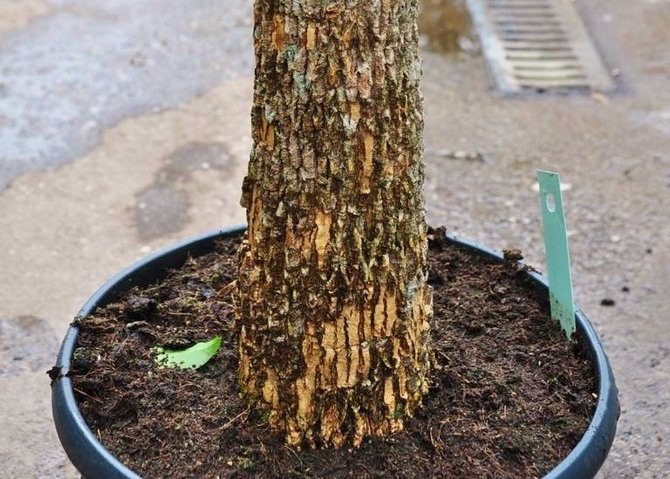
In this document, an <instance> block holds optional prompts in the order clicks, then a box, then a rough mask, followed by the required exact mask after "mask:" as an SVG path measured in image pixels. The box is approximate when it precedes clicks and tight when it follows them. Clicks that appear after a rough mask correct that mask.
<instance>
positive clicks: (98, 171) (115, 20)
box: [0, 0, 670, 479]
mask: <svg viewBox="0 0 670 479" xmlns="http://www.w3.org/2000/svg"><path fill="white" fill-rule="evenodd" d="M577 6H578V8H579V10H580V11H581V12H582V14H583V16H584V18H585V21H586V23H587V25H588V26H589V29H590V30H591V32H592V34H593V36H594V39H595V41H596V43H597V45H598V46H599V48H600V50H601V51H602V52H603V56H604V58H605V61H606V63H607V64H608V66H609V67H610V68H611V69H613V70H614V71H615V73H616V74H617V82H618V85H619V88H618V91H617V92H616V93H614V94H612V95H608V96H604V95H599V94H596V95H575V96H535V97H530V98H515V99H507V98H503V97H501V96H500V95H499V94H497V93H496V92H495V91H493V90H492V88H491V85H492V82H491V80H490V79H489V77H488V75H487V72H486V67H485V64H484V61H483V59H482V58H481V57H480V56H477V55H474V56H472V55H469V54H460V55H454V54H445V53H444V52H443V48H444V47H443V45H449V44H450V43H449V42H452V43H451V44H453V39H454V36H453V35H450V34H446V33H444V32H439V23H440V21H434V20H432V18H433V17H439V15H438V14H437V13H436V14H435V16H431V17H429V18H428V23H427V24H426V23H424V28H426V29H427V30H430V29H432V30H435V29H437V30H438V31H425V32H424V33H425V36H424V38H423V43H422V44H423V45H424V47H425V49H424V72H425V74H424V96H425V104H426V165H427V184H426V195H427V210H428V214H429V218H430V221H431V222H432V223H433V224H445V225H446V226H447V228H448V229H449V230H451V231H452V232H457V233H459V234H462V235H464V236H468V237H471V238H474V239H476V240H479V241H481V242H482V243H485V244H487V245H490V246H492V247H496V248H499V249H501V248H504V247H508V246H518V247H520V248H521V249H522V250H523V251H524V253H525V255H526V258H527V259H528V261H529V262H530V263H531V264H533V265H535V266H537V267H538V268H539V269H544V267H543V251H542V242H541V237H540V219H539V209H538V199H537V192H536V191H535V190H534V188H533V185H534V175H535V169H536V168H539V167H543V168H548V169H556V170H558V171H559V172H560V173H561V176H562V179H563V181H564V182H565V183H566V185H565V186H566V191H565V192H564V200H565V204H566V208H567V216H568V218H567V220H568V227H569V230H570V241H571V254H572V260H573V269H574V271H573V277H574V283H575V289H576V298H577V301H578V303H579V304H580V306H581V307H582V308H583V309H584V310H585V311H586V312H587V314H588V315H589V316H590V317H591V319H592V321H593V323H594V325H595V326H596V329H597V330H598V332H599V334H600V335H601V338H602V339H603V342H604V344H605V348H606V350H607V352H608V354H609V356H610V360H611V362H612V365H613V367H614V370H615V375H616V378H617V382H618V385H619V389H620V391H621V396H620V399H621V402H622V416H621V420H620V422H619V431H618V435H617V439H616V441H615V444H614V447H613V449H612V452H611V454H610V456H609V458H608V460H607V462H606V464H605V466H604V467H603V470H602V473H601V474H600V477H602V478H616V479H619V478H633V477H635V478H638V477H639V478H656V477H664V476H665V477H667V471H670V459H668V458H670V386H668V384H670V327H669V326H668V324H667V318H668V317H670V306H669V302H668V300H667V295H666V291H667V290H668V287H669V286H670V283H669V280H668V277H670V242H668V238H670V201H668V198H669V195H668V193H670V157H669V156H668V152H670V88H668V84H669V82H668V80H669V79H670V52H669V51H668V49H667V45H668V44H669V43H670V3H669V2H667V1H664V0H656V1H654V0H640V1H638V2H636V3H635V6H634V7H632V6H631V4H630V2H628V1H626V0H591V1H589V2H586V1H583V0H582V1H577ZM250 11H251V9H250V4H249V2H247V1H242V0H234V1H230V0H229V1H226V2H225V7H224V6H222V2H219V1H215V0H207V1H206V0H197V1H196V0H192V1H189V2H185V1H183V0H182V1H178V0H165V1H163V2H133V1H131V0H104V1H103V0H88V1H87V0H79V1H65V0H60V1H53V2H40V1H36V0H0V261H1V263H0V264H2V267H1V268H0V462H2V464H3V468H2V469H1V470H0V477H40V478H42V477H44V478H51V477H53V478H61V477H68V478H69V477H77V475H76V473H75V471H74V470H73V469H72V467H71V466H70V465H69V463H68V462H67V459H66V458H65V456H64V454H63V453H62V452H61V449H60V446H59V444H58V441H57V438H56V435H55V432H54V430H53V426H52V424H51V418H50V396H49V394H50V391H49V386H48V378H47V377H46V375H45V374H44V371H46V369H48V368H49V367H50V366H51V365H52V363H53V358H54V357H55V354H56V350H57V346H58V343H59V341H60V339H61V337H62V335H63V334H64V332H65V329H66V327H67V324H68V323H69V322H70V320H71V318H72V316H73V315H74V314H75V312H76V311H77V309H78V308H79V306H80V305H81V304H82V303H83V302H84V301H85V300H86V298H87V297H88V296H89V295H90V294H91V293H92V292H93V291H94V290H95V289H96V288H97V287H98V286H99V285H100V284H102V282H103V281H104V280H105V279H107V278H108V277H110V276H112V275H113V274H114V273H115V272H117V271H118V270H120V269H121V268H123V267H124V266H126V265H127V264H129V263H130V262H132V261H133V260H135V259H137V258H139V257H141V256H143V255H144V254H146V253H148V252H150V251H153V250H155V249H156V248H159V247H162V246H165V245H167V244H169V243H171V242H174V241H176V240H178V239H180V238H183V237H186V236H189V235H193V234H197V233H199V232H202V231H205V230H209V229H214V228H217V227H220V226H224V225H230V224H232V223H239V222H241V221H243V219H244V212H243V211H242V210H241V208H240V207H239V206H238V199H239V191H240V184H241V178H242V177H243V175H244V172H245V166H246V161H247V158H248V153H249V148H250V144H251V140H250V137H249V124H250V122H249V119H248V116H249V106H250V101H251V86H252V82H251V74H252V54H251V41H250V39H251V31H250V25H251V15H250ZM431 22H432V23H431ZM426 25H427V26H426ZM458 25H460V23H458ZM459 28H460V27H459ZM463 36H464V38H463V39H461V40H460V45H461V47H464V48H466V49H467V50H468V51H476V48H473V47H472V44H471V43H469V42H470V37H469V36H468V34H467V33H465V34H464V35H463ZM436 42H437V43H436ZM456 42H457V43H458V39H457V40H456ZM603 299H610V300H613V303H614V304H613V305H612V306H602V305H601V302H602V300H603Z"/></svg>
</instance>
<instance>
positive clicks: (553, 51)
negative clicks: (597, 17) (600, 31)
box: [467, 0, 614, 94]
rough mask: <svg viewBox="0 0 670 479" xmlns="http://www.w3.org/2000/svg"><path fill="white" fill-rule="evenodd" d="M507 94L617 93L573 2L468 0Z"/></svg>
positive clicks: (493, 69)
mask: <svg viewBox="0 0 670 479" xmlns="http://www.w3.org/2000/svg"><path fill="white" fill-rule="evenodd" d="M467 3H468V8H469V10H470V14H471V15H472V19H473V22H474V24H475V26H476V28H477V31H478V34H479V39H480V41H481V44H482V48H483V50H484V56H485V57H486V61H487V64H488V66H489V69H490V71H491V73H492V75H493V77H494V78H495V81H496V83H497V86H498V88H499V89H500V91H502V92H503V93H508V94H512V93H521V92H524V91H547V90H551V91H557V90H558V91H561V90H574V89H584V90H597V91H611V90H613V89H614V82H613V81H612V78H611V77H610V75H609V73H608V72H607V70H606V69H605V66H604V65H603V62H602V60H601V58H600V56H599V55H598V52H597V51H596V48H595V46H594V45H593V43H592V42H591V39H590V37H589V34H588V32H587V31H586V28H585V27H584V24H583V23H582V21H581V18H580V17H579V14H578V13H577V11H576V10H575V8H574V6H573V5H572V4H571V1H570V0H467Z"/></svg>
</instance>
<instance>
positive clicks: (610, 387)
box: [51, 226, 619, 479]
mask: <svg viewBox="0 0 670 479" xmlns="http://www.w3.org/2000/svg"><path fill="white" fill-rule="evenodd" d="M244 230H245V226H236V227H232V228H229V229H226V230H221V231H215V232H211V233H207V234H205V235H202V236H199V237H196V238H192V239H189V240H186V241H184V242H181V243H178V244H176V245H174V246H171V247H169V248H166V249H164V250H163V251H160V252H157V253H155V254H153V255H151V256H148V257H147V258H144V259H142V260H140V261H138V262H137V263H135V264H133V265H132V266H130V267H128V268H126V269H125V270H123V271H122V272H121V273H119V274H117V275H116V276H114V277H113V278H112V279H110V280H109V281H108V282H107V283H105V285H104V286H103V287H102V288H100V289H99V290H98V291H97V292H96V293H95V294H94V295H93V296H92V297H91V298H90V299H89V300H88V301H87V302H86V304H85V305H84V307H83V308H82V309H81V311H80V312H79V316H80V317H85V316H87V315H89V314H91V313H92V312H93V311H94V310H95V309H96V308H98V307H100V306H105V305H106V304H109V303H110V302H112V301H114V300H115V299H116V298H118V296H119V295H120V294H121V293H123V292H124V291H126V290H128V289H129V288H131V287H133V286H145V285H149V284H151V283H153V282H155V281H157V280H160V279H162V278H164V277H165V275H166V273H167V271H168V270H169V269H172V268H177V267H179V266H181V265H182V264H184V262H185V261H186V259H187V258H188V257H189V256H200V255H202V254H205V253H207V252H209V251H211V250H212V249H213V247H214V242H215V241H216V240H217V239H218V238H222V237H227V236H236V235H240V234H242V233H243V232H244ZM449 240H450V241H452V242H455V243H457V244H460V245H462V246H465V247H467V248H469V249H471V250H475V251H477V252H478V253H480V254H483V255H487V256H490V257H493V258H497V259H499V260H500V261H502V256H501V255H500V254H499V253H497V252H495V251H492V250H490V249H488V248H485V247H482V246H480V245H478V244H475V243H472V242H470V241H467V240H463V239H460V238H454V237H449ZM528 274H529V275H530V276H531V277H532V278H533V279H534V283H535V284H536V286H537V288H538V291H540V292H542V294H547V284H546V282H545V280H544V279H543V278H542V277H541V276H540V275H538V274H535V273H528ZM576 319H577V329H578V330H579V332H581V334H582V335H583V337H584V338H585V342H586V347H587V349H588V351H589V352H590V354H591V358H592V362H593V368H594V370H595V373H596V375H597V378H598V382H599V387H598V388H599V394H598V404H597V407H596V410H595V413H594V415H593V419H592V420H591V424H590V425H589V427H588V429H587V430H586V432H585V433H584V436H583V437H582V439H581V440H580V441H579V443H578V444H577V446H576V447H575V448H574V449H573V450H572V452H570V454H569V455H568V456H567V457H566V458H565V459H564V460H563V461H562V462H561V463H560V464H559V465H558V466H556V467H555V468H554V469H553V470H552V471H550V472H549V473H548V474H547V475H546V476H545V478H546V479H559V478H561V479H580V478H592V477H594V476H595V474H596V472H597V471H598V469H599V468H600V466H601V465H602V464H603V462H604V461H605V457H606V456H607V453H608V452H609V449H610V446H611V445H612V441H613V440H614V435H615V432H616V423H617V420H618V418H619V401H618V399H617V389H616V385H615V384H614V376H613V375H612V370H611V368H610V365H609V363H608V361H607V356H606V355H605V351H604V350H603V347H602V345H601V344H600V340H599V339H598V335H597V334H596V332H595V330H594V329H593V326H591V323H590V322H589V320H588V319H587V317H586V315H585V314H584V313H583V312H582V311H581V310H577V314H576ZM78 333H79V328H78V327H77V326H70V328H69V329H68V331H67V334H66V336H65V339H64V340H63V344H62V345H61V349H60V352H59V354H58V359H57V361H56V368H57V369H56V370H55V371H59V375H58V377H57V378H56V379H55V380H54V381H53V383H52V392H51V394H52V410H53V417H54V421H55V423H56V430H57V431H58V437H59V438H60V441H61V443H62V444H63V448H64V449H65V451H66V452H67V455H68V456H69V458H70V460H71V461H72V463H73V464H74V465H75V467H76V468H77V469H78V470H79V472H80V473H81V474H82V475H83V476H84V477H87V478H90V479H93V478H95V479H105V478H138V477H139V476H138V475H137V474H136V473H134V472H133V471H131V470H130V469H128V468H127V467H126V466H125V465H123V464H122V463H121V462H120V461H119V460H118V459H116V458H115V457H114V456H113V455H112V454H111V453H110V452H109V451H108V450H107V449H105V447H104V446H103V445H102V444H100V442H99V441H98V440H97V438H96V437H95V435H94V434H93V433H92V432H91V430H90V429H89V428H88V426H87V425H86V422H85V421H84V418H83V417H82V415H81V412H80V411H79V407H78V406H77V401H76V399H75V396H74V391H73V390H72V382H71V380H70V378H69V377H68V372H69V370H70V365H71V360H72V353H73V352H74V349H75V347H76V344H77V335H78Z"/></svg>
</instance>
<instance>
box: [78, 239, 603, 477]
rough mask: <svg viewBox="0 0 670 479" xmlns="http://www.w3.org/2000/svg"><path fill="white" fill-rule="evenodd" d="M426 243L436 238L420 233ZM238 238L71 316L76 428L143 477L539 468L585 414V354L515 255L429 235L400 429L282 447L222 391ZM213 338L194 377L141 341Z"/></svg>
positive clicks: (592, 386)
mask: <svg viewBox="0 0 670 479" xmlns="http://www.w3.org/2000/svg"><path fill="white" fill-rule="evenodd" d="M433 236H434V237H439V235H433ZM238 244H239V238H232V239H227V240H223V241H221V242H220V244H219V247H218V249H217V250H216V252H214V253H210V254H208V255H206V256H202V257H199V258H195V259H191V260H189V261H188V262H187V264H186V265H185V266H184V267H182V268H181V269H179V270H176V271H174V272H173V273H172V274H171V275H170V276H169V277H168V278H167V279H166V280H164V281H163V282H161V283H159V284H156V285H153V286H151V287H148V288H144V289H142V290H139V289H135V290H132V291H130V292H129V293H128V294H127V295H126V296H124V297H123V298H121V299H120V300H119V301H118V302H116V303H114V304H111V305H109V306H107V307H106V308H104V309H100V310H98V311H97V312H96V313H95V314H94V315H93V316H90V317H87V318H85V319H84V320H83V321H81V322H80V334H79V341H78V348H77V349H76V351H75V354H74V359H73V368H74V371H73V373H72V376H73V377H72V379H73V384H74V388H75V394H76V397H77V399H78V401H79V404H80V407H81V411H82V413H83V415H84V417H85V419H86V422H87V423H88V425H89V426H90V428H91V430H92V431H94V433H95V434H96V435H97V436H98V437H99V439H100V440H101V441H102V443H103V444H104V445H105V446H106V447H107V448H108V449H109V450H110V451H112V453H113V454H114V455H115V456H116V457H118V458H119V459H120V460H121V461H122V462H123V463H125V464H126V465H127V466H128V467H130V468H131V469H132V470H134V471H136V472H137V473H139V474H140V475H142V476H143V477H147V478H160V477H173V478H179V477H221V478H223V477H258V478H261V477H262V478H266V477H281V478H290V477H295V478H298V477H328V478H340V477H342V478H344V477H356V478H359V477H361V478H363V477H378V478H396V477H408V478H409V477H421V478H426V477H450V478H468V479H469V478H473V477H490V478H521V477H528V478H531V477H540V476H542V475H544V474H545V473H547V472H548V471H549V470H551V469H552V468H553V467H554V466H555V465H557V464H558V463H559V462H560V461H561V460H562V459H563V458H564V457H565V456H566V455H567V454H568V452H569V451H570V450H571V449H572V448H573V447H574V446H575V445H576V444H577V442H578V441H579V439H580V438H581V436H582V434H583V432H584V431H585V430H586V428H587V426H588V424H589V421H590V418H591V415H592V413H593V411H594V408H595V403H596V399H595V392H596V390H597V389H596V386H597V384H596V379H595V377H594V374H593V371H592V367H591V364H590V361H589V360H588V358H587V357H586V355H585V354H584V352H583V351H582V350H581V348H580V347H578V346H573V345H572V344H571V343H569V342H568V341H566V340H565V338H564V337H563V335H562V333H561V331H560V329H559V326H558V325H557V324H556V323H555V322H554V321H552V320H551V319H550V318H549V316H548V313H547V310H548V305H547V304H546V302H545V301H543V300H542V299H540V298H538V296H537V295H536V293H535V292H534V291H533V289H532V288H531V287H530V286H529V283H528V280H527V279H525V275H524V274H523V273H522V272H521V271H520V270H519V267H518V266H517V265H516V263H515V262H512V261H508V262H506V263H496V262H494V261H492V260H490V259H487V258H485V257H482V256H479V255H476V254H473V253H472V252H470V251H468V250H466V249H463V248H461V247H457V246H454V245H452V244H450V243H446V242H443V241H438V240H436V239H432V240H431V241H430V249H429V263H430V275H429V282H430V284H431V285H432V286H433V288H434V309H435V317H434V321H433V324H432V338H433V351H434V356H435V358H434V359H435V361H434V362H435V364H434V369H433V372H432V386H431V389H430V392H429V393H428V395H427V396H426V397H425V399H424V405H423V407H422V408H421V409H420V410H419V411H418V413H417V414H416V415H415V417H414V418H413V419H411V420H410V421H408V422H407V424H406V428H405V430H404V431H402V432H400V433H397V434H394V435H391V436H389V437H386V438H368V439H366V440H365V441H364V443H363V445H362V446H361V447H360V448H357V449H353V450H352V449H348V448H343V449H339V450H337V449H320V450H296V449H293V448H290V447H288V446H286V445H285V444H284V441H283V437H282V436H281V435H279V434H276V433H273V432H272V431H270V430H269V429H268V427H267V424H266V422H265V421H264V418H263V417H260V416H259V415H257V414H255V413H254V412H253V411H251V410H249V408H248V407H247V406H246V405H245V404H244V402H243V401H242V400H241V399H240V397H239V395H238V386H237V352H236V346H235V345H236V338H235V335H234V329H233V326H234V319H233V313H232V306H231V304H230V295H229V291H230V290H231V288H230V287H228V288H226V286H227V285H230V283H231V282H232V281H233V280H234V279H235V278H234V274H235V269H236V266H235V262H236V260H235V253H236V250H237V247H238ZM216 335H221V336H222V338H223V341H222V347H221V350H220V351H219V353H218V354H217V356H216V357H215V358H214V359H212V360H211V361H210V362H209V363H208V364H206V365H205V366H203V367H202V368H200V369H199V370H197V371H193V370H186V371H184V370H175V369H159V368H157V367H156V365H155V364H154V361H153V359H152V353H151V348H152V347H153V346H156V345H162V346H168V347H179V346H187V345H190V344H193V343H194V342H197V341H202V340H206V339H210V338H212V337H213V336H216Z"/></svg>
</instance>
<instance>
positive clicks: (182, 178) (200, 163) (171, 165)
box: [135, 142, 231, 241]
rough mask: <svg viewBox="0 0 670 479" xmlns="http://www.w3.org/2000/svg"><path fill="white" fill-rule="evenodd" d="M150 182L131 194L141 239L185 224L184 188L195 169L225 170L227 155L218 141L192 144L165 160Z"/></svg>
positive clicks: (180, 227) (178, 228) (187, 201)
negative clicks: (134, 201) (142, 188)
mask: <svg viewBox="0 0 670 479" xmlns="http://www.w3.org/2000/svg"><path fill="white" fill-rule="evenodd" d="M164 161H165V163H164V166H163V167H162V168H161V169H160V170H159V171H158V172H157V173H156V176H155V177H154V181H153V183H152V184H151V185H149V186H148V187H147V188H145V189H144V190H142V191H140V192H139V193H138V194H137V195H135V198H136V203H135V227H136V228H137V232H138V234H139V237H140V239H142V240H145V241H146V240H151V239H155V238H160V237H161V236H165V235H168V234H172V233H178V232H179V231H180V230H181V229H182V228H183V227H184V226H185V225H186V224H187V223H188V222H189V208H190V206H191V202H190V200H189V197H188V193H187V190H188V188H187V186H188V185H189V182H190V180H191V177H192V175H193V173H194V172H196V171H199V170H203V171H206V170H210V169H212V170H220V171H221V170H222V171H225V170H226V168H227V167H229V165H230V161H231V156H230V153H229V152H228V148H227V146H226V145H225V144H223V143H220V142H207V143H206V142H193V143H188V144H186V145H183V146H181V147H180V148H178V149H177V150H175V151H173V152H172V153H171V154H170V155H168V156H167V157H166V158H165V160H164Z"/></svg>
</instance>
